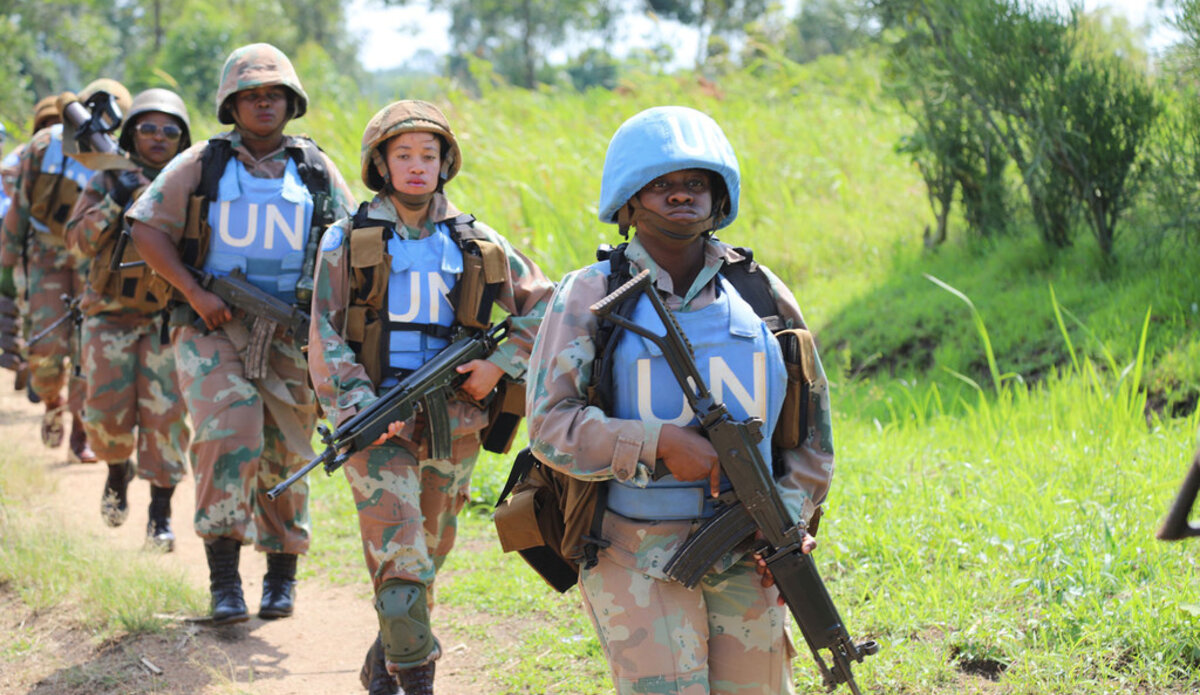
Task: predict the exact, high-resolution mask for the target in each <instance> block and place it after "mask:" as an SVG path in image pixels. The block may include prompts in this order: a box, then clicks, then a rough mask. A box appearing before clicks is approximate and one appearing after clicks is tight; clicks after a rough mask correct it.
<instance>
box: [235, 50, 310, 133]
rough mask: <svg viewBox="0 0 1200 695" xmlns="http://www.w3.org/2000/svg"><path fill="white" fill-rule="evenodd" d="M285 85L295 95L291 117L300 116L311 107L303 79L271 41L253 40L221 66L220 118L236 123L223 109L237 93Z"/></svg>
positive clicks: (236, 51)
mask: <svg viewBox="0 0 1200 695" xmlns="http://www.w3.org/2000/svg"><path fill="white" fill-rule="evenodd" d="M273 85H282V86H284V87H287V88H288V89H290V90H292V93H293V94H295V95H296V104H295V110H294V111H293V112H292V114H291V116H290V117H291V118H300V117H301V116H303V115H304V113H305V111H307V110H308V95H307V94H305V93H304V87H302V86H301V85H300V78H299V77H298V76H297V75H296V69H295V68H294V67H292V61H290V60H288V57H287V55H285V54H284V52H283V51H281V50H279V49H278V48H276V47H274V46H272V45H271V44H269V43H252V44H249V45H246V46H242V47H240V48H236V49H234V51H233V53H230V54H229V57H228V58H226V59H225V65H224V66H223V67H222V68H221V83H220V86H218V87H217V95H216V101H217V118H218V119H219V120H220V121H221V122H222V123H225V124H232V123H233V116H232V114H231V113H230V112H229V110H228V109H226V108H224V106H225V102H226V101H227V100H228V99H229V97H231V96H233V95H234V94H237V93H238V92H242V91H245V90H247V89H254V88H256V87H270V86H273Z"/></svg>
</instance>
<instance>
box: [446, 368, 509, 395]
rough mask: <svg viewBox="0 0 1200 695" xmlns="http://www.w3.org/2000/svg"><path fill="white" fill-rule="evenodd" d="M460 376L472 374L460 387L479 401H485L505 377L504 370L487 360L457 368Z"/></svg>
mask: <svg viewBox="0 0 1200 695" xmlns="http://www.w3.org/2000/svg"><path fill="white" fill-rule="evenodd" d="M455 370H456V371H457V372H458V373H459V374H470V375H471V376H469V377H467V380H466V381H464V382H463V383H462V386H459V388H460V389H462V390H463V391H465V392H466V394H467V395H468V396H470V397H471V398H474V399H475V400H477V401H481V400H483V399H484V398H485V397H486V396H487V395H488V394H489V393H491V392H492V389H494V388H496V384H498V383H500V379H501V377H503V376H504V370H503V369H501V368H500V367H498V366H496V364H495V363H494V362H489V361H487V360H471V361H470V362H467V363H465V364H460V365H458V366H457V367H455Z"/></svg>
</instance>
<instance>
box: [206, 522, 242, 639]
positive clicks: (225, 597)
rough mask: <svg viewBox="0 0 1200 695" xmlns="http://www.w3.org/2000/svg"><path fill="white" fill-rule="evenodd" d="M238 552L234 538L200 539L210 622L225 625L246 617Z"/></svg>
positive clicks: (240, 546) (238, 547)
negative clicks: (202, 540)
mask: <svg viewBox="0 0 1200 695" xmlns="http://www.w3.org/2000/svg"><path fill="white" fill-rule="evenodd" d="M241 553H242V542H241V541H239V540H238V539H236V538H230V537H228V536H222V537H221V538H214V539H212V540H207V541H205V542H204V554H205V556H206V557H207V558H208V586H209V591H210V592H211V593H212V621H213V624H214V625H229V624H232V623H240V622H244V621H246V620H249V619H250V613H249V612H247V611H246V600H245V599H244V598H243V597H242V577H241V575H239V574H238V560H239V559H240V556H241Z"/></svg>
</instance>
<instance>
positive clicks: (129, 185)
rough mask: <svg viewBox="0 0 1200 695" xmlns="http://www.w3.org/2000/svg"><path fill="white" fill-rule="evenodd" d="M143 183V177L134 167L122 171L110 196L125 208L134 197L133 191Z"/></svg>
mask: <svg viewBox="0 0 1200 695" xmlns="http://www.w3.org/2000/svg"><path fill="white" fill-rule="evenodd" d="M141 185H142V177H141V176H140V175H139V174H138V172H137V171H134V170H132V169H130V170H126V171H122V172H121V173H120V174H119V175H118V176H117V182H116V184H115V185H114V186H113V188H112V190H111V191H109V192H108V197H109V198H112V200H113V202H114V203H116V204H117V205H120V206H121V207H122V208H124V207H126V206H128V205H129V200H130V198H132V197H133V192H134V191H136V190H137V189H138V187H139V186H141Z"/></svg>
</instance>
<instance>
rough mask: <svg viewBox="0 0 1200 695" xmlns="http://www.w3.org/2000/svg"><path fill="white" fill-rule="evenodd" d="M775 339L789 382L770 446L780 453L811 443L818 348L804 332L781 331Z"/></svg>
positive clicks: (808, 334)
mask: <svg viewBox="0 0 1200 695" xmlns="http://www.w3.org/2000/svg"><path fill="white" fill-rule="evenodd" d="M775 338H776V339H777V340H778V341H779V347H780V349H781V350H782V351H783V362H784V366H785V368H786V369H787V375H788V379H787V391H786V392H785V394H784V398H783V408H782V409H781V410H780V411H779V423H778V424H777V425H776V426H775V434H774V435H773V436H772V437H771V443H772V444H773V445H774V446H775V447H776V448H778V449H795V448H796V447H798V446H800V445H801V444H802V443H804V441H805V440H806V439H808V432H809V428H810V425H811V422H810V413H809V397H810V396H811V393H812V383H813V380H814V379H815V378H816V375H817V348H816V345H815V343H814V342H813V337H812V333H809V332H808V331H806V330H804V329H803V328H789V329H787V330H782V331H779V332H778V333H776V334H775Z"/></svg>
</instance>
